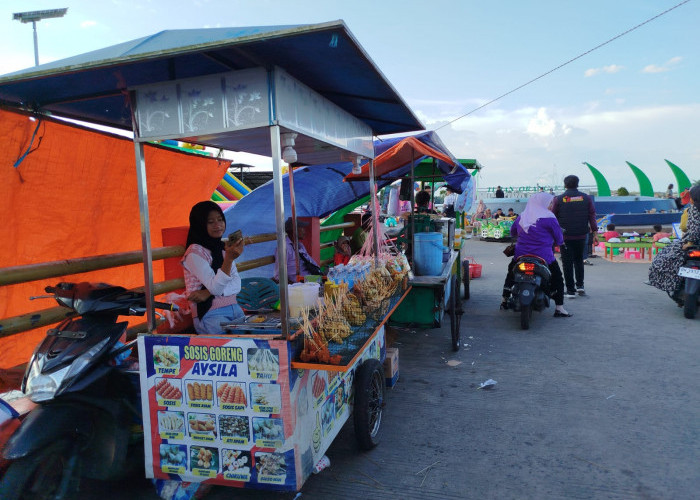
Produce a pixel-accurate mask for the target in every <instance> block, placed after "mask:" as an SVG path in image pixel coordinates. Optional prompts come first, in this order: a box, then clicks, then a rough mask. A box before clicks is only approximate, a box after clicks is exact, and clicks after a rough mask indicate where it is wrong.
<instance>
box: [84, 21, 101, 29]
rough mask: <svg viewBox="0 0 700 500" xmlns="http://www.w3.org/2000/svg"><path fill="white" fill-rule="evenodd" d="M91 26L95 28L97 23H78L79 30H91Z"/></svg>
mask: <svg viewBox="0 0 700 500" xmlns="http://www.w3.org/2000/svg"><path fill="white" fill-rule="evenodd" d="M93 26H97V22H95V21H83V22H82V23H80V27H81V28H92V27H93Z"/></svg>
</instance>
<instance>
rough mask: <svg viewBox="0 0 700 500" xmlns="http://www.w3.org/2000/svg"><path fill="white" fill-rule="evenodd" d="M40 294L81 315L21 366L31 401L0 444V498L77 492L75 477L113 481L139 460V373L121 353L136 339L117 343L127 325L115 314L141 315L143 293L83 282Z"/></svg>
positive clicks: (51, 496)
mask: <svg viewBox="0 0 700 500" xmlns="http://www.w3.org/2000/svg"><path fill="white" fill-rule="evenodd" d="M46 292H47V293H50V294H51V296H52V297H53V298H55V299H56V301H58V303H59V304H61V305H62V306H65V307H67V308H69V309H72V310H74V311H75V312H76V313H78V314H80V315H81V317H76V318H68V319H66V320H64V321H63V322H61V323H60V324H59V325H58V327H57V328H51V329H49V330H48V331H47V332H46V337H45V338H44V339H43V341H42V342H41V343H40V344H39V345H38V346H37V348H36V349H35V351H34V354H33V355H32V358H31V360H30V362H29V364H28V365H27V370H26V372H25V375H24V379H23V381H22V392H24V393H25V394H26V395H27V396H29V398H30V399H31V400H32V401H34V402H35V403H37V407H36V408H35V409H34V410H32V412H30V413H29V415H27V417H26V418H25V419H24V421H23V422H22V424H21V425H20V426H19V428H18V429H17V430H16V431H15V432H14V433H13V435H12V437H10V439H9V440H8V441H7V443H6V445H5V447H4V449H3V450H2V457H3V459H5V460H6V461H8V462H9V466H8V467H7V468H6V470H5V473H4V475H3V476H2V478H1V479H0V498H2V499H3V500H15V499H24V498H26V499H53V500H56V499H70V498H76V495H77V491H78V488H79V484H80V478H81V477H87V478H91V479H101V480H107V479H117V478H120V477H123V476H124V475H126V474H127V473H129V472H130V471H133V470H135V468H138V467H139V466H140V464H141V466H142V462H141V463H140V464H139V460H141V461H142V460H143V453H142V451H143V426H142V418H141V402H140V394H139V381H138V371H133V370H129V367H130V363H129V362H128V360H124V359H123V358H125V357H126V356H128V353H129V352H130V350H131V349H132V347H135V345H134V343H135V342H136V341H135V340H134V341H132V342H129V343H127V344H126V345H124V344H121V343H120V342H119V340H120V338H121V337H122V335H123V334H124V333H125V331H126V329H127V326H128V323H127V322H125V321H124V322H118V321H117V318H118V316H120V315H138V316H141V315H143V314H144V313H145V312H146V300H145V295H144V294H143V293H137V292H131V291H128V290H126V289H125V288H122V287H118V286H111V285H107V284H104V283H98V284H96V283H85V282H83V283H59V284H58V285H56V286H55V287H46ZM51 296H50V297H51ZM155 307H158V308H161V309H172V308H175V306H171V305H170V304H164V303H156V304H155Z"/></svg>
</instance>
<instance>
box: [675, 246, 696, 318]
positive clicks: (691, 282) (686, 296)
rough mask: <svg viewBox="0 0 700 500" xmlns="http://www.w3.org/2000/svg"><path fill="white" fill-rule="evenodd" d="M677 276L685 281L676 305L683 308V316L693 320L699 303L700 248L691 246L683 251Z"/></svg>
mask: <svg viewBox="0 0 700 500" xmlns="http://www.w3.org/2000/svg"><path fill="white" fill-rule="evenodd" d="M678 276H682V277H683V278H684V281H685V283H684V285H683V289H682V290H681V291H680V292H681V293H679V294H678V297H679V299H678V304H679V305H682V306H683V316H685V317H686V318H688V319H693V318H694V317H695V315H696V314H697V311H698V303H699V302H700V293H699V292H700V247H697V246H692V247H690V248H687V249H686V250H685V261H684V262H683V265H682V266H681V267H680V268H679V269H678Z"/></svg>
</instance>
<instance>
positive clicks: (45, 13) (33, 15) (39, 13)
mask: <svg viewBox="0 0 700 500" xmlns="http://www.w3.org/2000/svg"><path fill="white" fill-rule="evenodd" d="M66 12H68V9H67V8H66V9H51V10H35V11H32V12H16V13H14V14H12V19H14V20H16V21H21V22H23V23H25V24H26V23H29V22H31V23H32V28H33V29H34V65H35V66H39V37H38V36H37V34H36V22H37V21H41V20H42V19H48V18H51V17H63V16H65V15H66Z"/></svg>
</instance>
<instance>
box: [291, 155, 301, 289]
mask: <svg viewBox="0 0 700 500" xmlns="http://www.w3.org/2000/svg"><path fill="white" fill-rule="evenodd" d="M289 203H290V205H291V209H292V225H293V227H294V239H293V240H292V243H293V244H294V262H295V263H296V265H297V267H296V270H297V277H299V271H301V268H300V267H299V235H298V232H299V230H298V229H297V202H296V198H295V197H294V169H293V168H292V166H291V165H289Z"/></svg>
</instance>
